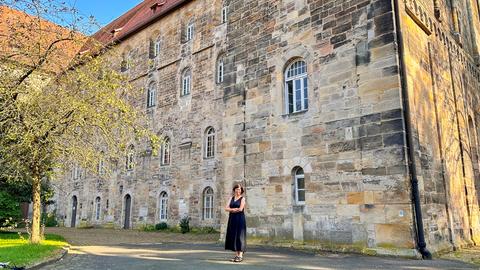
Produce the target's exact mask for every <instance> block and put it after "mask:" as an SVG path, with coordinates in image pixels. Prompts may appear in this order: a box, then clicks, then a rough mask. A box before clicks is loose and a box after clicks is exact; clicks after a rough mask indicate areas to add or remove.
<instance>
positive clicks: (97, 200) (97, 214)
mask: <svg viewBox="0 0 480 270" xmlns="http://www.w3.org/2000/svg"><path fill="white" fill-rule="evenodd" d="M101 203H102V199H101V198H100V196H97V197H96V198H95V221H99V220H100V215H101V211H102V204H101Z"/></svg>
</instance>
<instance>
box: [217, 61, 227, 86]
mask: <svg viewBox="0 0 480 270" xmlns="http://www.w3.org/2000/svg"><path fill="white" fill-rule="evenodd" d="M215 75H216V78H215V81H216V82H217V84H221V83H223V81H224V78H225V56H224V55H220V56H219V57H218V60H217V72H215Z"/></svg>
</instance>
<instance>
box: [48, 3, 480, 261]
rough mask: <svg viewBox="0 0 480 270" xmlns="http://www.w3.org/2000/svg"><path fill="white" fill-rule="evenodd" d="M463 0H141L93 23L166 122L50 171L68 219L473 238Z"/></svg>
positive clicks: (419, 248) (420, 245)
mask: <svg viewBox="0 0 480 270" xmlns="http://www.w3.org/2000/svg"><path fill="white" fill-rule="evenodd" d="M479 15H480V13H479V3H478V1H477V0H449V1H447V0H392V1H391V0H341V1H338V0H337V1H334V0H231V1H228V0H225V1H221V0H213V1H205V0H190V1H188V0H147V1H144V2H142V3H140V4H139V5H138V6H136V7H135V8H133V9H132V10H130V11H128V12H127V13H125V14H124V15H122V16H121V17H119V18H118V19H116V20H115V21H113V22H112V23H110V24H109V25H107V26H106V27H105V28H103V29H102V30H101V31H100V32H99V33H97V34H95V35H94V37H95V38H97V39H98V40H100V41H102V42H105V43H115V44H116V46H115V48H114V50H118V52H119V54H121V55H122V57H121V59H120V58H119V59H118V66H117V67H114V68H117V69H121V70H122V72H125V73H126V74H128V75H129V76H130V78H131V79H132V80H133V82H134V84H135V85H136V86H137V87H140V88H142V89H145V95H144V96H145V99H144V100H142V101H141V102H142V104H143V107H144V108H145V110H146V111H147V113H148V114H149V117H150V121H151V124H152V126H153V127H154V129H155V131H156V132H158V133H159V134H161V135H163V136H165V137H166V138H168V140H167V141H166V142H165V144H164V145H163V147H162V151H161V153H160V155H159V156H153V155H151V154H150V153H149V151H148V150H146V149H145V148H144V147H143V148H142V146H141V145H132V146H131V148H129V152H128V153H126V161H125V168H126V169H123V170H122V169H120V168H119V169H118V170H116V172H115V174H114V175H113V176H112V177H110V178H108V179H102V178H100V177H97V176H82V174H81V172H80V170H78V169H75V170H74V171H73V172H72V175H69V176H68V177H66V179H64V180H63V181H61V182H60V183H58V184H57V194H56V196H57V205H56V206H57V214H59V216H61V217H62V218H64V219H65V221H64V223H65V225H66V226H80V225H85V224H93V225H102V226H114V227H118V228H132V227H140V226H142V225H144V224H156V223H159V222H163V221H164V222H167V223H169V224H170V225H175V224H178V221H179V220H180V219H181V218H182V217H184V216H189V217H191V218H192V220H191V223H192V224H193V225H194V226H212V227H216V228H221V229H222V231H224V229H225V222H226V218H227V215H226V214H225V212H224V211H223V207H224V205H225V204H226V201H227V199H228V198H229V196H230V195H231V187H232V186H233V184H234V183H243V184H244V185H245V186H246V198H247V212H246V214H247V226H248V232H249V235H250V237H257V238H262V239H269V240H274V241H290V240H295V241H303V242H304V243H307V244H310V245H317V246H320V247H324V248H330V249H335V248H338V247H342V246H345V245H346V246H350V247H358V248H361V249H363V248H369V249H372V250H374V251H376V252H378V253H395V254H404V255H415V254H422V255H423V256H424V257H428V256H429V253H430V252H436V251H439V250H443V249H451V248H452V247H458V246H464V245H472V244H477V245H478V244H479V243H480V220H479V206H478V205H479V199H480V197H479V196H478V194H479V192H480V178H479V177H480V175H479V166H478V152H477V145H478V143H479V138H478V135H479V132H480V130H479V129H478V125H477V123H478V122H479V121H480V111H479V104H478V102H479V93H478V89H479V81H480V71H479V69H478V64H479V63H480V62H479V51H478V49H479V46H480V35H479V31H480V18H479Z"/></svg>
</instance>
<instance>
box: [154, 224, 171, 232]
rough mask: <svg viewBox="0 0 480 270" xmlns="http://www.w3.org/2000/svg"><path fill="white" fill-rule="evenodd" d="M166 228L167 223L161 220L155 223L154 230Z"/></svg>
mask: <svg viewBox="0 0 480 270" xmlns="http://www.w3.org/2000/svg"><path fill="white" fill-rule="evenodd" d="M167 229H168V224H167V223H165V222H161V223H158V224H156V225H155V230H157V231H165V230H167Z"/></svg>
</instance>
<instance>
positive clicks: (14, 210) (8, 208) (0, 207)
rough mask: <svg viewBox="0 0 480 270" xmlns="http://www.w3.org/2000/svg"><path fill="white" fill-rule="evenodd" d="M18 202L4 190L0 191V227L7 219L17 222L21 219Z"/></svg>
mask: <svg viewBox="0 0 480 270" xmlns="http://www.w3.org/2000/svg"><path fill="white" fill-rule="evenodd" d="M21 217H22V213H21V211H20V203H19V202H18V201H17V200H16V198H15V197H14V196H12V195H11V194H10V193H8V192H6V191H0V227H3V226H4V225H3V224H4V223H5V222H6V221H7V220H10V221H13V222H17V221H19V220H20V219H21Z"/></svg>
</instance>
